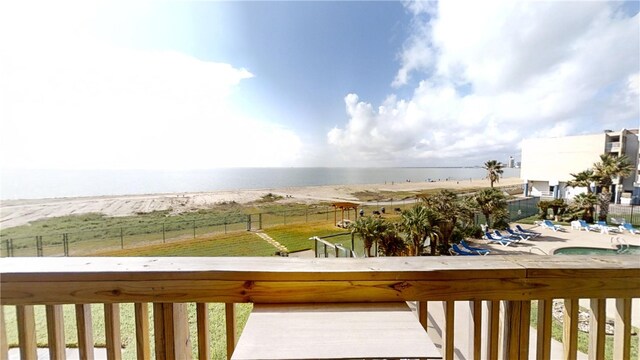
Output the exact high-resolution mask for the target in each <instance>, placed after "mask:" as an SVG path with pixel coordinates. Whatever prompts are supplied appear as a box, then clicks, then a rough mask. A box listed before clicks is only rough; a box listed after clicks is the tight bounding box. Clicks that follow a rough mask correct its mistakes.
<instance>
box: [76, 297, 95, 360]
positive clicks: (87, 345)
mask: <svg viewBox="0 0 640 360" xmlns="http://www.w3.org/2000/svg"><path fill="white" fill-rule="evenodd" d="M75 310H76V330H77V334H78V352H79V355H80V359H86V360H93V358H94V354H93V322H92V320H91V304H76V306H75Z"/></svg>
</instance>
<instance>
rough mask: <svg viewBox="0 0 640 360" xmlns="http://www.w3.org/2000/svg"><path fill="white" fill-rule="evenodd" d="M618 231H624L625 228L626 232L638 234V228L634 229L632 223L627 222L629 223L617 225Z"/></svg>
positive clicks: (639, 232) (639, 231)
mask: <svg viewBox="0 0 640 360" xmlns="http://www.w3.org/2000/svg"><path fill="white" fill-rule="evenodd" d="M619 229H620V232H624V231H625V230H627V231H628V232H630V233H632V234H634V235H635V234H640V230H638V229H636V228H634V227H633V225H631V224H629V223H627V222H626V223H623V224H622V225H620V226H619Z"/></svg>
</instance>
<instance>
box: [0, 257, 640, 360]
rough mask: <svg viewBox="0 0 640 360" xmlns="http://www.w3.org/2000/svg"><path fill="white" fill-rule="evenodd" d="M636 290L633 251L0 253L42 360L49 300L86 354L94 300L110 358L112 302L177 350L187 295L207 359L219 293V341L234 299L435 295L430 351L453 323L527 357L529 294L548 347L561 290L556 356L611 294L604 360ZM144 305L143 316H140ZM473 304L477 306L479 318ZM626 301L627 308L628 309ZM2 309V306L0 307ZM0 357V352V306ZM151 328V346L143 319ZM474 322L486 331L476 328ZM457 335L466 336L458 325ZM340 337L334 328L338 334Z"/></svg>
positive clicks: (5, 290)
mask: <svg viewBox="0 0 640 360" xmlns="http://www.w3.org/2000/svg"><path fill="white" fill-rule="evenodd" d="M638 297H640V262H639V261H638V259H637V257H634V256H603V257H592V256H562V257H560V256H489V257H479V258H467V257H399V258H367V259H299V258H280V257H270V258H37V259H36V258H8V259H1V260H0V301H1V304H2V306H3V311H4V308H5V307H7V306H13V305H15V306H16V308H17V326H18V335H19V336H18V337H19V347H20V352H21V356H22V359H35V358H36V355H35V352H36V343H35V335H34V311H33V305H46V317H47V332H48V339H49V341H48V347H49V352H50V355H51V358H52V359H62V358H64V348H65V344H64V335H63V320H62V312H61V305H62V304H75V305H76V321H77V328H78V346H79V352H80V355H81V358H85V359H90V358H92V354H93V339H92V333H93V332H92V321H91V318H90V312H89V311H88V308H89V306H88V305H87V304H95V303H103V304H105V305H104V313H105V333H106V349H107V356H108V358H110V359H119V358H120V356H121V346H120V344H121V343H120V339H121V335H120V332H119V331H120V330H119V329H120V326H119V323H120V316H119V304H121V303H134V304H135V318H136V326H135V332H136V334H135V338H136V345H137V356H138V358H139V359H148V358H150V356H151V351H155V355H156V359H165V358H167V359H186V358H190V357H191V354H192V348H191V346H192V345H191V344H192V342H191V339H190V338H189V333H188V330H187V326H188V325H187V323H188V319H187V316H186V305H185V303H189V302H194V303H197V329H198V332H197V334H198V335H197V343H198V349H197V351H195V352H196V353H197V354H198V357H199V358H210V354H209V352H208V351H209V350H208V349H209V341H210V340H209V330H208V326H209V319H208V317H207V311H206V309H207V307H206V304H207V303H209V302H222V303H225V304H226V307H225V309H226V319H227V320H226V327H227V334H230V336H228V337H227V351H228V354H229V355H230V354H231V353H232V351H233V348H234V344H235V337H234V334H235V331H234V329H235V324H236V323H235V315H234V303H244V302H253V303H318V302H320V303H322V302H381V301H384V302H389V301H418V304H419V305H420V306H418V319H419V320H420V322H421V323H422V324H423V325H424V326H426V322H427V314H428V305H427V304H428V302H430V301H442V302H443V303H444V305H445V306H444V308H445V311H444V313H445V321H444V324H441V326H442V327H443V328H442V344H443V346H442V352H443V357H444V358H445V359H452V358H453V357H454V334H455V335H456V336H468V337H469V340H470V343H471V354H472V357H471V358H475V359H479V358H488V359H497V358H508V359H526V358H528V357H529V338H530V337H529V329H530V326H529V323H530V313H531V311H530V309H531V301H532V300H538V322H537V335H538V336H537V351H536V356H537V358H539V359H548V358H550V343H551V330H550V329H551V322H552V314H551V300H552V299H554V298H561V299H565V308H564V312H565V315H564V319H565V321H564V328H565V334H564V342H563V343H564V349H565V355H564V357H565V358H566V359H575V358H576V352H577V341H576V339H577V334H578V330H577V314H578V299H580V298H589V299H592V300H591V310H592V311H591V319H592V320H591V329H592V330H593V331H591V332H590V334H589V339H590V347H589V351H590V353H589V356H590V358H592V359H601V358H603V357H604V355H603V354H604V338H605V336H604V319H605V307H604V306H605V305H604V299H605V298H615V299H616V311H615V321H616V323H615V327H616V329H615V341H614V355H613V356H614V359H628V358H629V357H630V349H631V345H630V343H631V337H630V334H631V299H632V298H638ZM461 300H466V301H470V304H471V310H472V316H471V319H472V322H471V325H470V326H469V328H468V329H456V331H455V332H454V319H455V316H456V315H455V312H454V304H455V301H461ZM147 304H153V305H152V306H153V324H152V325H150V324H149V322H148V321H147V320H146V319H147V316H148V315H147V314H148V311H149V308H148V307H149V306H148V305H147ZM482 304H485V305H486V306H487V307H488V309H489V310H488V316H487V319H486V320H484V322H485V323H488V325H487V326H485V327H483V326H481V324H482V323H483V319H482V313H483V311H481V309H482ZM636 311H637V310H636ZM0 314H3V312H0ZM0 317H1V318H0V328H1V329H2V331H0V337H2V338H0V344H4V345H3V346H2V347H0V358H2V359H4V358H7V347H6V344H7V339H6V331H5V329H6V328H5V326H6V324H5V319H4V317H2V316H0ZM151 327H153V331H154V338H155V341H154V347H153V350H151V344H150V340H149V339H150V335H149V334H150V328H151ZM485 328H486V330H485ZM467 334H468V335H467ZM345 336H346V335H345Z"/></svg>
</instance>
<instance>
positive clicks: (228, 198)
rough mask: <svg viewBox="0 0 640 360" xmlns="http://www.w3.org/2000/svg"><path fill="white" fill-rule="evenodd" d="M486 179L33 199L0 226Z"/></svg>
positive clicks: (7, 209)
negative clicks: (80, 216)
mask: <svg viewBox="0 0 640 360" xmlns="http://www.w3.org/2000/svg"><path fill="white" fill-rule="evenodd" d="M521 182H522V180H520V179H519V178H505V179H501V180H500V183H499V184H498V185H499V186H504V185H517V184H520V183H521ZM487 186H489V181H488V180H479V179H475V180H470V181H455V180H450V181H436V182H401V183H397V182H396V183H391V182H389V183H386V184H384V183H383V184H354V185H323V186H301V187H286V188H273V189H251V190H234V191H212V192H193V193H172V194H144V195H120V196H91V197H74V198H71V197H69V198H54V199H36V200H3V201H2V203H1V204H0V227H2V228H5V229H6V228H8V227H13V226H19V225H24V224H27V223H29V222H32V221H35V220H38V219H42V218H51V217H60V216H66V215H75V214H86V213H101V214H105V215H107V216H127V215H134V214H138V213H147V212H152V211H166V210H171V211H172V212H174V213H181V212H186V211H196V210H199V209H206V208H210V207H212V206H215V205H217V204H221V203H224V202H236V203H239V204H246V203H250V202H252V201H256V200H259V199H260V198H261V197H262V196H264V195H265V194H267V193H272V194H276V195H281V196H283V197H284V199H283V200H281V201H283V202H297V203H307V204H311V203H317V202H323V201H324V202H326V201H329V202H331V201H353V202H357V200H358V199H357V198H356V197H355V196H354V195H353V194H355V193H358V192H364V191H369V192H394V191H397V192H407V191H416V192H419V191H422V190H428V189H438V188H446V189H463V188H470V187H487Z"/></svg>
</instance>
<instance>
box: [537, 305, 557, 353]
mask: <svg viewBox="0 0 640 360" xmlns="http://www.w3.org/2000/svg"><path fill="white" fill-rule="evenodd" d="M552 307H553V299H544V300H538V327H537V334H538V336H537V337H538V339H537V341H538V343H537V344H536V359H538V360H549V359H551V324H552V311H553V309H552Z"/></svg>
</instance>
